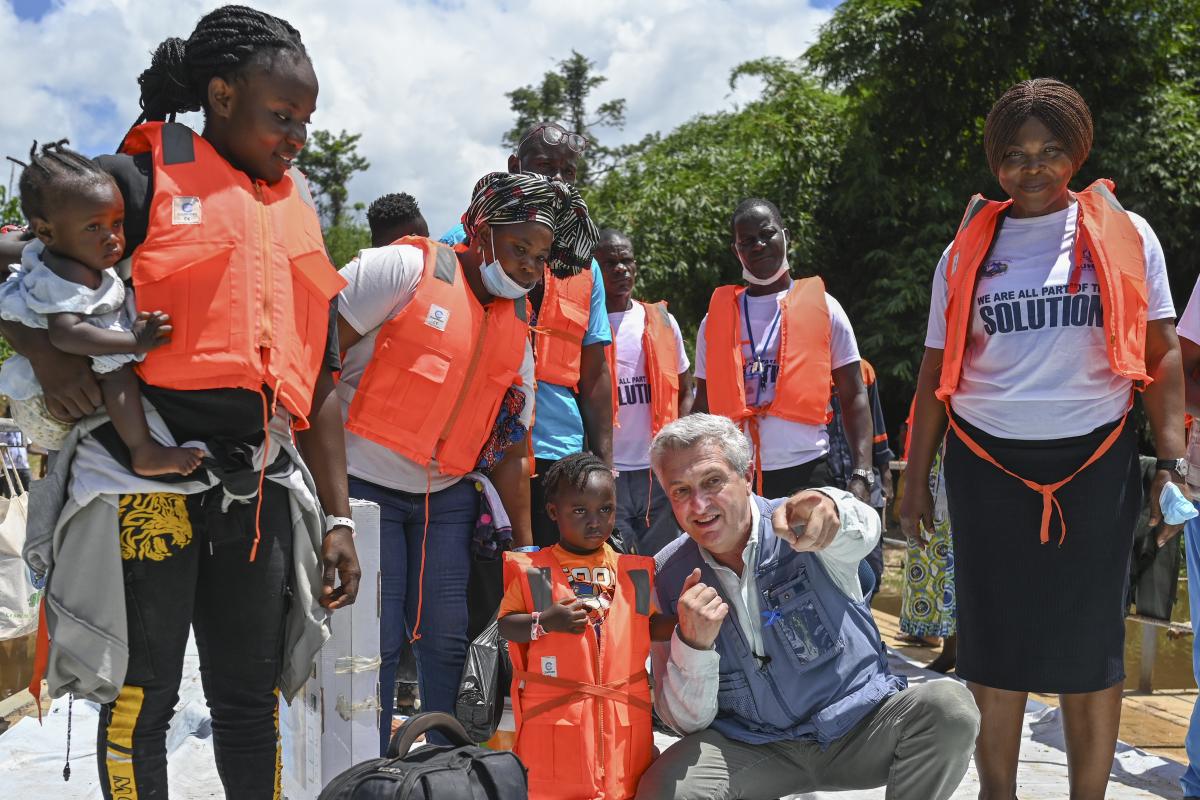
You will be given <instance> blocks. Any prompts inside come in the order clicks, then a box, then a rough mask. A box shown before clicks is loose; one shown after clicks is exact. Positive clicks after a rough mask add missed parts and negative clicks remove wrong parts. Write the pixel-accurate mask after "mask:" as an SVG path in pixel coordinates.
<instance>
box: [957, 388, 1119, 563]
mask: <svg viewBox="0 0 1200 800" xmlns="http://www.w3.org/2000/svg"><path fill="white" fill-rule="evenodd" d="M1132 407H1133V397H1132V395H1131V396H1130V400H1129V406H1128V407H1127V408H1126V409H1125V413H1124V414H1122V415H1121V422H1120V424H1118V425H1117V427H1115V428H1113V430H1112V433H1110V434H1108V436H1106V437H1104V441H1103V442H1101V443H1100V446H1099V447H1097V448H1096V450H1095V452H1093V453H1092V455H1091V456H1089V457H1088V460H1087V461H1084V462H1083V464H1082V465H1081V466H1080V467H1079V469H1077V470H1075V471H1074V472H1072V473H1071V474H1070V475H1068V476H1067V477H1065V478H1063V479H1062V480H1061V481H1057V482H1055V483H1037V482H1036V481H1031V480H1028V479H1027V478H1022V477H1021V476H1020V475H1018V474H1017V473H1015V472H1013V471H1012V470H1010V469H1009V468H1008V467H1006V466H1004V465H1003V464H1001V463H1000V462H999V461H997V460H996V459H995V458H994V457H992V455H991V453H989V452H988V451H987V450H984V449H983V446H982V445H980V444H979V443H978V442H976V441H975V440H974V439H972V438H971V437H970V435H968V434H967V432H966V431H964V430H963V429H962V426H960V425H959V424H958V422H957V421H956V420H955V419H954V413H953V412H952V411H951V410H950V404H949V402H947V403H946V419H947V420H948V421H949V423H950V428H951V429H952V430H953V431H954V434H955V435H956V436H957V437H958V438H959V440H960V441H961V442H962V443H963V444H965V445H966V446H967V449H968V450H970V451H971V452H972V453H974V454H975V455H976V456H978V457H979V458H981V459H983V460H984V461H986V462H988V463H989V464H991V465H992V466H993V467H995V468H996V469H998V470H1000V471H1001V472H1003V473H1004V474H1005V475H1009V476H1010V477H1013V478H1016V479H1017V480H1019V481H1020V482H1021V483H1023V484H1025V486H1026V487H1027V488H1029V489H1030V490H1032V491H1035V492H1037V493H1038V494H1040V495H1041V496H1042V524H1041V529H1040V536H1041V541H1042V544H1047V543H1048V542H1049V541H1050V520H1051V519H1052V518H1053V516H1054V513H1055V512H1058V519H1059V522H1060V523H1061V527H1062V535H1061V536H1059V538H1058V546H1059V547H1062V544H1063V542H1065V541H1066V540H1067V519H1066V517H1064V516H1063V512H1062V506H1061V505H1060V504H1059V502H1058V497H1056V496H1055V493H1056V492H1057V491H1058V490H1059V489H1061V488H1062V487H1064V486H1066V485H1067V484H1068V483H1070V482H1071V481H1072V480H1074V479H1075V476H1076V475H1078V474H1079V473H1081V472H1083V471H1084V470H1085V469H1087V468H1088V467H1090V466H1091V465H1092V464H1094V463H1095V462H1096V461H1098V460H1099V459H1100V457H1101V456H1103V455H1104V454H1105V453H1107V452H1108V451H1109V450H1110V449H1111V448H1112V446H1113V445H1114V444H1115V443H1116V441H1117V439H1118V438H1119V437H1120V436H1121V431H1122V430H1124V429H1125V422H1126V421H1127V420H1128V419H1129V410H1130V409H1131V408H1132Z"/></svg>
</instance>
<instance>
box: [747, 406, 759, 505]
mask: <svg viewBox="0 0 1200 800" xmlns="http://www.w3.org/2000/svg"><path fill="white" fill-rule="evenodd" d="M745 422H746V429H747V433H749V434H750V443H751V444H752V445H754V492H755V494H757V495H758V496H759V497H762V481H763V478H762V473H763V470H762V439H761V438H760V436H759V433H758V414H757V413H756V414H753V415H751V416H749V417H746V419H745Z"/></svg>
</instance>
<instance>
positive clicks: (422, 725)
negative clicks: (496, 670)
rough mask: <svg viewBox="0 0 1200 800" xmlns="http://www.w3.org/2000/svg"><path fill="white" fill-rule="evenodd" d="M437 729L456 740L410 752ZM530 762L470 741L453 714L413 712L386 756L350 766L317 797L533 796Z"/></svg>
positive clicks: (500, 799) (493, 799)
mask: <svg viewBox="0 0 1200 800" xmlns="http://www.w3.org/2000/svg"><path fill="white" fill-rule="evenodd" d="M429 730H437V731H440V732H441V733H442V734H444V735H445V736H446V737H447V738H448V739H450V740H451V741H454V742H457V744H451V745H430V744H427V745H425V746H424V747H421V748H418V749H417V750H413V751H412V752H411V753H410V752H409V748H411V747H412V745H413V742H415V741H416V740H417V737H419V736H420V735H421V734H422V733H425V732H426V731H429ZM528 797H529V781H528V779H527V777H526V770H525V765H524V764H522V763H521V760H520V759H519V758H517V757H516V755H515V754H513V753H510V752H509V751H507V750H487V749H485V748H482V747H476V746H475V745H473V744H471V742H470V740H469V739H468V738H467V734H466V732H465V731H463V729H462V726H461V725H459V724H458V722H456V721H455V719H454V717H451V716H450V715H449V714H443V713H441V712H437V711H429V712H425V713H423V714H417V715H415V716H413V717H410V718H409V719H408V721H406V722H405V723H404V724H403V725H401V726H400V730H398V731H396V734H395V735H394V736H393V737H392V741H391V744H390V745H389V746H388V754H387V757H386V758H376V759H372V760H371V761H365V762H363V763H362V764H358V765H356V766H353V767H351V768H350V769H348V770H346V771H345V772H343V773H342V774H341V775H338V776H337V777H336V778H334V779H333V780H332V781H330V782H329V784H328V785H327V786H326V787H325V788H324V789H323V790H322V791H321V794H320V796H319V797H318V800H528Z"/></svg>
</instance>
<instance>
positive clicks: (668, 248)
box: [586, 59, 845, 338]
mask: <svg viewBox="0 0 1200 800" xmlns="http://www.w3.org/2000/svg"><path fill="white" fill-rule="evenodd" d="M745 77H757V78H761V79H762V80H763V81H764V83H765V89H764V91H763V95H762V97H761V99H759V100H757V101H755V102H753V103H750V104H749V105H748V106H747V107H746V108H744V109H742V110H741V111H738V112H728V113H718V114H709V115H704V116H700V117H697V118H695V119H693V120H692V121H690V122H687V123H685V124H684V125H682V126H680V127H679V128H678V129H676V130H675V131H673V132H672V133H670V134H668V135H667V136H664V137H663V138H662V139H661V140H660V141H657V142H655V143H653V144H651V145H650V146H649V147H647V148H646V150H645V151H644V152H643V153H641V154H640V155H638V156H637V157H635V158H633V159H631V160H630V161H629V162H628V163H626V164H625V165H623V166H621V167H619V168H617V169H616V170H614V171H613V172H611V173H610V174H609V175H607V176H606V177H605V179H604V181H603V182H601V183H600V184H599V185H598V186H596V187H594V188H593V189H591V190H590V191H588V192H587V194H586V199H587V201H588V205H589V208H590V209H591V213H592V216H593V218H594V219H595V220H596V222H597V224H598V225H600V226H601V227H613V228H618V229H620V230H622V231H625V232H627V233H629V234H630V235H631V236H632V238H633V240H634V246H635V251H636V253H637V258H638V264H639V275H638V292H639V295H640V296H642V297H644V298H646V299H650V300H659V299H662V298H666V299H668V300H669V301H670V305H671V310H672V313H674V314H675V316H676V317H677V318H678V320H679V324H680V326H681V327H682V328H683V329H684V331H685V332H686V333H687V334H688V335H689V338H692V337H691V334H694V332H695V330H696V327H697V326H698V325H699V323H700V319H701V318H702V317H703V316H704V313H705V311H706V310H707V308H708V300H709V297H710V296H711V294H712V290H713V288H714V287H716V286H718V285H720V284H722V283H731V282H735V281H737V280H739V277H740V275H741V270H740V267H739V266H738V263H737V259H736V258H734V256H733V253H732V251H731V249H730V243H731V241H732V238H731V235H730V227H729V224H730V216H731V215H732V213H733V209H734V207H735V206H736V205H737V203H738V201H739V200H741V199H743V198H746V197H752V196H761V197H766V198H770V199H772V200H773V201H774V202H775V203H777V204H778V205H779V206H780V209H781V210H782V211H783V214H784V221H785V224H786V225H787V226H788V228H789V230H790V232H791V239H790V246H789V259H790V260H791V263H792V264H793V265H794V266H796V267H798V268H799V270H800V271H807V272H809V273H812V272H823V271H824V269H823V267H824V265H825V264H826V262H827V259H828V256H829V253H828V252H827V248H826V247H825V243H824V237H823V235H822V232H821V231H820V229H819V228H818V226H817V224H816V220H815V219H814V217H813V213H812V212H813V209H814V208H816V207H817V206H818V205H819V203H820V201H821V198H823V197H824V196H825V195H826V194H828V193H829V192H831V191H832V190H833V188H834V187H833V186H832V184H831V178H832V171H833V169H834V167H836V165H837V161H838V153H839V149H840V148H841V145H842V140H843V137H844V130H845V125H844V123H843V122H842V119H841V115H840V110H841V105H842V104H841V102H840V100H839V99H838V98H837V97H835V96H833V95H831V94H829V93H827V92H824V91H822V90H821V89H820V88H819V87H818V86H816V85H815V83H814V82H813V81H812V80H811V79H810V78H809V77H808V76H807V75H806V74H805V73H804V72H803V71H802V70H800V69H799V67H798V66H797V65H795V64H789V63H786V62H783V61H779V60H775V59H762V60H759V61H754V62H751V63H748V64H744V65H742V66H741V67H739V68H738V69H737V70H735V71H734V73H733V75H732V77H731V79H730V81H731V86H732V85H734V84H736V82H737V81H738V80H740V79H742V78H745Z"/></svg>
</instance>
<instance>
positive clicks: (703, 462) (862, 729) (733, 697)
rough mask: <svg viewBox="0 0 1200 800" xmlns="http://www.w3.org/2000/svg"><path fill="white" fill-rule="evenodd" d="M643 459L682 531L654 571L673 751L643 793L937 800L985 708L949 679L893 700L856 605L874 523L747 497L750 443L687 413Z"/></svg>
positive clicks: (900, 687) (848, 512) (892, 687)
mask: <svg viewBox="0 0 1200 800" xmlns="http://www.w3.org/2000/svg"><path fill="white" fill-rule="evenodd" d="M650 458H651V462H652V463H653V467H654V471H655V474H656V475H657V476H658V479H659V481H660V482H661V483H662V486H663V488H664V489H665V490H666V493H667V496H668V497H669V498H670V500H671V506H672V508H673V510H674V512H675V518H676V519H677V520H678V521H679V523H680V525H681V526H682V527H683V529H684V530H685V531H686V532H687V534H688V535H687V537H680V538H679V539H676V540H675V541H674V542H673V543H671V544H670V545H668V546H667V547H666V548H665V549H664V550H662V551H661V552H660V553H659V554H658V556H657V558H656V559H655V562H656V569H657V576H656V578H655V590H656V591H657V593H658V598H657V599H658V604H659V608H662V609H663V610H664V611H666V612H667V613H669V614H675V615H676V617H677V620H678V624H677V627H676V628H675V632H674V634H673V635H672V636H671V639H670V641H667V642H656V643H655V644H654V645H653V650H652V663H653V670H654V683H655V691H654V706H655V709H656V710H657V711H658V713H659V716H661V717H662V719H663V720H665V721H666V722H667V723H668V724H669V725H670V726H671V727H672V728H674V729H675V730H677V731H679V733H681V734H683V737H684V738H683V739H682V740H680V741H679V742H677V743H675V744H674V745H672V746H671V747H670V748H668V749H667V751H666V752H664V753H663V754H662V755H661V756H660V757H659V758H658V759H657V760H656V761H655V762H654V763H653V764H652V765H651V767H650V769H649V770H648V771H647V772H646V774H645V775H644V776H643V777H642V781H641V784H640V785H639V787H638V794H637V796H638V797H639V798H643V799H644V800H651V799H652V800H663V798H676V800H684V799H685V798H695V799H696V800H712V798H728V800H733V799H734V798H746V800H759V799H761V800H770V798H777V797H781V796H783V795H788V794H793V793H797V792H813V791H819V790H845V789H866V788H871V787H876V786H883V785H885V784H886V785H887V797H888V799H889V800H910V799H911V800H944V798H948V797H950V795H951V794H952V793H953V792H954V789H955V788H956V787H957V786H958V784H959V781H961V780H962V777H963V775H964V774H965V773H966V770H967V765H968V763H969V762H970V759H971V753H972V751H973V750H974V744H975V735H976V734H977V733H978V730H979V711H978V710H977V709H976V707H975V702H974V700H972V698H971V694H970V692H968V691H967V689H966V688H965V687H964V686H962V685H961V684H959V683H958V682H957V681H951V680H937V681H933V682H930V683H924V684H921V685H920V686H915V687H912V688H905V687H906V686H907V682H906V681H905V679H904V678H901V677H899V676H896V675H893V674H892V673H891V672H890V671H889V670H888V665H887V653H886V651H885V649H884V647H883V643H882V642H881V641H880V638H879V630H878V628H876V627H875V621H874V619H873V618H872V617H871V612H870V610H869V609H868V607H867V606H866V604H865V603H864V602H863V597H862V589H861V588H860V586H859V582H858V562H859V561H861V560H862V558H863V557H864V556H866V555H867V553H869V552H870V551H871V549H872V548H873V547H874V546H875V543H876V542H877V541H878V540H879V535H880V533H879V516H878V514H876V513H875V511H874V509H872V508H870V507H869V506H867V505H865V504H863V503H861V502H859V501H858V500H857V499H855V498H854V496H853V495H851V494H850V493H849V492H845V491H842V490H840V489H835V488H827V489H816V490H807V491H803V492H800V493H799V494H795V495H793V496H792V497H789V498H786V499H784V500H766V499H764V498H762V497H758V496H756V495H755V494H754V493H753V492H752V491H751V484H750V479H749V472H750V442H749V440H747V438H746V437H745V435H744V434H742V432H741V431H740V430H738V428H737V426H735V425H734V424H733V423H732V422H730V421H729V420H728V419H727V418H725V417H718V416H713V415H711V414H693V415H691V416H688V417H683V418H682V419H679V420H676V421H675V422H672V423H670V424H669V425H667V426H665V427H664V428H663V429H662V430H661V431H660V432H659V434H658V436H656V437H655V438H654V442H653V444H652V445H651V449H650Z"/></svg>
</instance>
